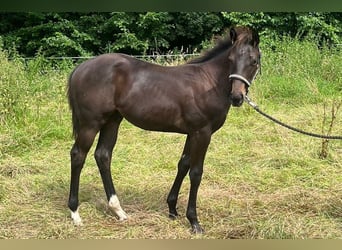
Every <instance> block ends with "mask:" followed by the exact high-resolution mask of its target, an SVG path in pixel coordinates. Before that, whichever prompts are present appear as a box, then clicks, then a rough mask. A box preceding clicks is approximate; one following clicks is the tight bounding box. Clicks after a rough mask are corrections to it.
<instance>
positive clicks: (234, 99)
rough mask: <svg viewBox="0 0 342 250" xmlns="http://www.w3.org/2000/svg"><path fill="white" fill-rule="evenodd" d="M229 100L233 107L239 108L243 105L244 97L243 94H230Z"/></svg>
mask: <svg viewBox="0 0 342 250" xmlns="http://www.w3.org/2000/svg"><path fill="white" fill-rule="evenodd" d="M229 98H230V101H231V103H232V105H233V106H234V107H240V106H241V105H242V104H243V100H244V95H243V94H230V96H229Z"/></svg>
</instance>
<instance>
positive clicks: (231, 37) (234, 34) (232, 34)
mask: <svg viewBox="0 0 342 250" xmlns="http://www.w3.org/2000/svg"><path fill="white" fill-rule="evenodd" d="M229 34H230V40H232V43H234V42H235V41H236V37H237V34H236V30H235V29H234V28H231V29H230V31H229Z"/></svg>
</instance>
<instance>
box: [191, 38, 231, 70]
mask: <svg viewBox="0 0 342 250" xmlns="http://www.w3.org/2000/svg"><path fill="white" fill-rule="evenodd" d="M232 45H233V43H232V40H231V39H230V37H229V36H227V37H226V38H224V39H222V38H220V39H219V40H218V42H217V44H216V45H215V46H214V47H213V48H212V49H210V50H208V51H206V52H205V53H204V54H203V55H201V56H199V57H196V58H194V59H192V60H190V61H188V62H187V64H195V63H203V62H206V61H209V60H210V59H212V58H214V57H216V56H217V55H220V54H221V53H222V52H224V51H227V50H228V49H229V48H230V47H231V46H232Z"/></svg>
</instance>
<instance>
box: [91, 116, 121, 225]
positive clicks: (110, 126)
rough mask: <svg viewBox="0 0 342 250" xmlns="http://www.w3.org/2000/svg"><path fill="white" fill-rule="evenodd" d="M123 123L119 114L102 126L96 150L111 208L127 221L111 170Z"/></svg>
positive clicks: (96, 157)
mask: <svg viewBox="0 0 342 250" xmlns="http://www.w3.org/2000/svg"><path fill="white" fill-rule="evenodd" d="M121 121H122V116H121V115H120V114H119V113H116V114H115V115H113V116H112V117H111V118H110V119H109V120H108V121H107V123H106V124H105V125H104V126H102V128H101V130H100V137H99V141H98V144H97V147H96V150H95V159H96V162H97V165H98V167H99V170H100V174H101V178H102V182H103V186H104V189H105V192H106V195H107V199H108V204H109V207H110V208H111V209H113V211H114V212H115V214H116V215H117V216H118V218H119V220H125V219H127V215H126V213H125V212H124V211H123V210H122V208H121V206H120V202H119V199H118V197H117V195H116V192H115V188H114V184H113V180H112V175H111V168H110V167H111V159H112V153H113V148H114V146H115V143H116V139H117V135H118V129H119V125H120V123H121Z"/></svg>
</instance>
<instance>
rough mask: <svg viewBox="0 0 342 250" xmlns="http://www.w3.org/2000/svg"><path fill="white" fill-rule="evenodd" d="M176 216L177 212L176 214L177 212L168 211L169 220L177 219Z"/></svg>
mask: <svg viewBox="0 0 342 250" xmlns="http://www.w3.org/2000/svg"><path fill="white" fill-rule="evenodd" d="M177 217H178V214H177V213H175V214H171V213H169V218H170V219H171V220H175V219H177Z"/></svg>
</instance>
